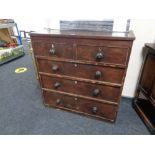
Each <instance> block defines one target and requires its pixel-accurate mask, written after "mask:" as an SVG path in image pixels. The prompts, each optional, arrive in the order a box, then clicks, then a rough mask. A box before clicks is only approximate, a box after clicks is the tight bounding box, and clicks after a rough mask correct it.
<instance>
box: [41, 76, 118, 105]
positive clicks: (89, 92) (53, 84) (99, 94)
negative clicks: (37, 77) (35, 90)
mask: <svg viewBox="0 0 155 155" xmlns="http://www.w3.org/2000/svg"><path fill="white" fill-rule="evenodd" d="M41 80H42V87H43V88H48V89H53V90H57V91H62V92H67V93H71V94H77V95H83V96H88V97H92V98H97V99H104V100H108V101H112V102H118V100H119V96H120V88H116V87H110V86H104V85H99V84H90V83H87V82H80V81H73V80H66V79H62V78H57V77H56V78H55V77H50V76H44V75H42V76H41Z"/></svg>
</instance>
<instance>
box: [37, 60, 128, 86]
mask: <svg viewBox="0 0 155 155" xmlns="http://www.w3.org/2000/svg"><path fill="white" fill-rule="evenodd" d="M37 62H38V67H39V72H45V73H51V74H60V75H65V76H72V77H77V78H84V79H91V80H97V81H104V82H109V83H115V84H122V83H123V80H124V73H125V70H124V69H120V68H113V67H102V66H95V65H86V64H77V63H70V62H58V61H49V60H44V59H37Z"/></svg>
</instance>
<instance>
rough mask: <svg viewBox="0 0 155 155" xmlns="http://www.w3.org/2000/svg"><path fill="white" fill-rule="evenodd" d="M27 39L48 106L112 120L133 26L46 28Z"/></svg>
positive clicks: (119, 96)
mask: <svg viewBox="0 0 155 155" xmlns="http://www.w3.org/2000/svg"><path fill="white" fill-rule="evenodd" d="M31 40H32V47H33V51H34V56H35V61H36V65H37V71H38V75H39V81H40V85H41V88H42V92H43V98H44V102H45V105H46V106H49V107H55V108H59V109H64V110H67V111H71V112H75V113H78V114H83V115H87V116H92V117H95V118H98V119H104V120H108V121H111V122H113V121H115V119H116V115H117V112H118V107H119V102H120V99H121V93H122V88H123V84H124V79H125V75H126V70H127V66H128V61H129V57H130V52H131V48H132V43H133V40H134V35H133V33H132V32H126V33H119V32H99V31H96V32H95V31H79V30H78V31H75V30H74V31H73V30H70V31H67V30H63V31H60V30H50V31H43V32H38V33H37V32H35V33H32V34H31Z"/></svg>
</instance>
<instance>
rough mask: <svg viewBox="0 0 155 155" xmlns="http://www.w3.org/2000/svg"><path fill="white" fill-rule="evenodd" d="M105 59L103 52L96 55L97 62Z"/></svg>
mask: <svg viewBox="0 0 155 155" xmlns="http://www.w3.org/2000/svg"><path fill="white" fill-rule="evenodd" d="M103 57H104V56H103V53H101V52H99V53H97V54H96V60H97V61H101V60H102V59H103Z"/></svg>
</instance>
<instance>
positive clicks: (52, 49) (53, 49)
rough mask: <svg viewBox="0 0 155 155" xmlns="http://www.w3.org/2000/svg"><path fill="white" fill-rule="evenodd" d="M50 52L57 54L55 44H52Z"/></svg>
mask: <svg viewBox="0 0 155 155" xmlns="http://www.w3.org/2000/svg"><path fill="white" fill-rule="evenodd" d="M49 53H50V54H52V55H55V54H56V50H55V46H54V44H52V47H51V49H50V50H49Z"/></svg>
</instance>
